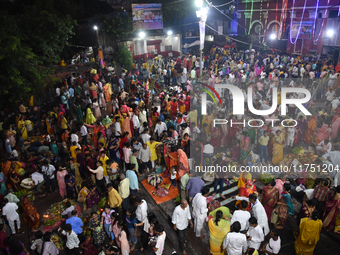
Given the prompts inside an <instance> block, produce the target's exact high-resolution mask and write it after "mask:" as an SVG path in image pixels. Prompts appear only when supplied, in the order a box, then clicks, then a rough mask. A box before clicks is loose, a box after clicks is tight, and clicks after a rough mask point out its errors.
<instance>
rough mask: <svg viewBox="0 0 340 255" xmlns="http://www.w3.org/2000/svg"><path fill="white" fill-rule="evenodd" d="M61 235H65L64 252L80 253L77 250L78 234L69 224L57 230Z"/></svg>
mask: <svg viewBox="0 0 340 255" xmlns="http://www.w3.org/2000/svg"><path fill="white" fill-rule="evenodd" d="M58 231H59V233H60V234H61V235H63V236H66V238H67V241H66V254H80V253H79V252H80V251H79V243H80V241H79V238H78V235H77V234H76V233H75V232H74V231H73V230H72V226H71V224H66V225H65V226H64V229H63V230H62V229H61V228H60V229H59V230H58Z"/></svg>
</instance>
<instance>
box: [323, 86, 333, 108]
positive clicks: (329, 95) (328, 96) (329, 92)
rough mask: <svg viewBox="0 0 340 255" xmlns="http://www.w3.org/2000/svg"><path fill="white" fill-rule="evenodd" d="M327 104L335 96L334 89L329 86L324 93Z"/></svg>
mask: <svg viewBox="0 0 340 255" xmlns="http://www.w3.org/2000/svg"><path fill="white" fill-rule="evenodd" d="M325 96H326V100H327V104H330V103H331V102H332V100H333V98H334V96H335V91H334V90H333V89H332V88H329V91H328V92H327V93H326V95H325Z"/></svg>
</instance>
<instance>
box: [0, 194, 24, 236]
mask: <svg viewBox="0 0 340 255" xmlns="http://www.w3.org/2000/svg"><path fill="white" fill-rule="evenodd" d="M2 202H3V203H4V204H5V205H4V207H3V208H2V215H3V216H6V219H7V221H8V224H9V226H10V228H11V231H12V234H13V235H15V234H16V232H15V221H16V223H17V228H18V232H19V233H20V218H19V214H18V213H17V210H18V206H17V205H16V204H15V203H9V202H8V200H7V198H4V199H3V200H2Z"/></svg>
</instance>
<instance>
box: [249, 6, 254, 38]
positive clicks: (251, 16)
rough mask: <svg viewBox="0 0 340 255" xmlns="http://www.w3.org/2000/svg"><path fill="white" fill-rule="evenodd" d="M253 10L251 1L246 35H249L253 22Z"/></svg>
mask: <svg viewBox="0 0 340 255" xmlns="http://www.w3.org/2000/svg"><path fill="white" fill-rule="evenodd" d="M253 9H254V1H251V10H250V20H249V30H248V35H250V29H251V23H252V21H253Z"/></svg>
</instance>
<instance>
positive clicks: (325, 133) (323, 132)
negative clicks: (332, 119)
mask: <svg viewBox="0 0 340 255" xmlns="http://www.w3.org/2000/svg"><path fill="white" fill-rule="evenodd" d="M316 132H317V135H316V137H315V142H316V143H321V142H322V141H323V140H325V139H328V138H329V130H328V125H327V124H324V125H323V126H322V127H321V128H320V129H318V130H317V131H316Z"/></svg>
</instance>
